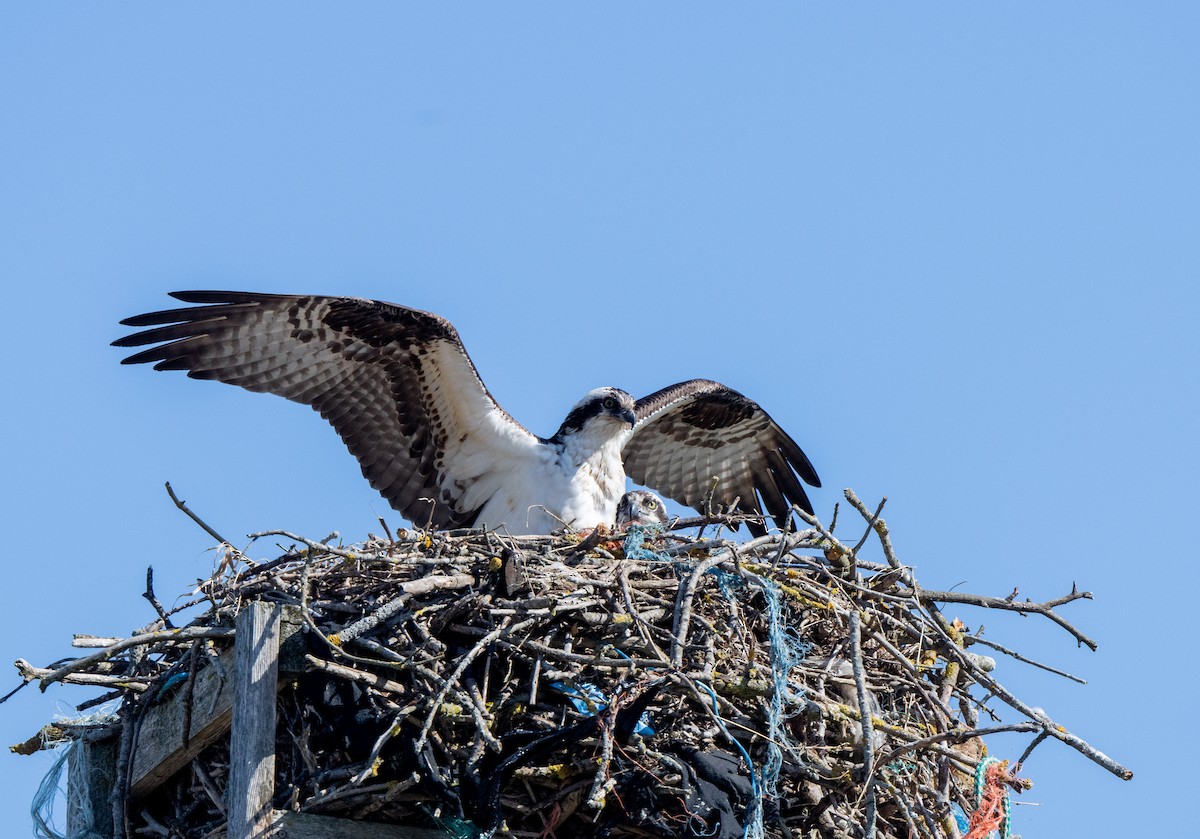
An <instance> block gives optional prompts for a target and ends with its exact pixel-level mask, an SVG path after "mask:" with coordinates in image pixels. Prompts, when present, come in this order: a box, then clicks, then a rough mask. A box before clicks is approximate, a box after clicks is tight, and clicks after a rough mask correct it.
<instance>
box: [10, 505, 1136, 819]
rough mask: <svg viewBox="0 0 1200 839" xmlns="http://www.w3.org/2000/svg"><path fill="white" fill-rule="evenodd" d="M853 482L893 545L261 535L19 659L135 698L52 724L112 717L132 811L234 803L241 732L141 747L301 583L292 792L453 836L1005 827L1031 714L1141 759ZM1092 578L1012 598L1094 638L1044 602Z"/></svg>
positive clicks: (279, 799) (180, 811) (803, 534)
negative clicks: (50, 649) (1040, 672)
mask: <svg viewBox="0 0 1200 839" xmlns="http://www.w3.org/2000/svg"><path fill="white" fill-rule="evenodd" d="M848 497H851V498H852V500H853V501H854V502H856V504H855V506H856V508H857V509H859V512H860V513H862V514H863V519H864V521H865V523H866V534H865V535H864V536H863V539H864V540H865V539H867V537H868V536H870V535H872V534H873V535H874V537H875V538H876V539H877V540H878V542H879V544H880V545H881V546H882V548H883V552H884V556H885V558H886V560H887V562H886V563H879V564H874V563H871V562H866V561H864V560H862V559H860V558H859V556H858V553H859V551H858V548H859V547H861V543H860V544H859V545H858V546H855V545H848V544H844V543H843V542H841V541H839V539H837V538H835V537H834V535H833V534H832V533H830V532H829V531H828V530H827V529H825V528H824V527H822V526H821V525H820V524H819V523H818V522H816V520H815V519H806V521H807V523H808V524H809V527H808V528H807V529H805V530H801V531H798V532H792V533H773V534H770V535H768V536H765V537H761V538H757V539H753V540H751V541H743V542H739V541H736V540H735V539H733V538H731V537H732V534H731V533H730V531H729V530H728V529H727V527H726V526H723V525H722V524H720V523H718V524H712V523H708V524H705V525H704V526H698V523H697V522H691V526H690V527H681V528H679V529H675V530H671V529H667V530H663V529H660V528H657V527H645V528H643V527H638V526H635V527H633V528H631V529H630V530H629V531H628V532H627V533H625V534H620V535H613V536H610V535H606V534H601V533H597V534H592V535H591V536H590V537H589V538H587V539H586V540H583V541H581V540H580V538H579V537H578V536H574V535H560V536H536V537H535V536H526V537H514V536H509V535H505V534H502V533H496V532H479V531H461V532H451V533H434V532H407V531H400V532H398V533H396V534H394V535H391V534H389V535H388V536H387V537H386V538H375V537H372V538H370V539H368V540H367V541H366V542H365V543H362V544H359V545H354V546H351V547H346V546H340V545H335V544H325V543H318V542H313V541H309V540H306V539H302V538H301V537H298V536H293V535H291V534H280V533H277V532H276V533H272V534H264V535H263V536H274V537H276V541H278V537H279V536H281V535H282V536H284V537H285V538H284V540H283V541H279V544H280V550H281V553H279V554H278V555H276V556H275V557H274V558H272V559H270V560H267V561H254V560H251V559H249V558H247V557H246V556H245V555H243V554H242V553H241V552H233V551H229V550H226V553H225V554H224V556H225V561H224V562H223V563H222V567H221V568H220V569H219V570H218V572H217V573H216V574H214V576H213V577H212V578H211V579H208V580H206V581H203V582H202V583H201V584H200V586H199V588H198V592H200V596H199V597H198V598H196V600H194V601H193V602H192V604H191V607H192V610H193V612H194V611H196V610H197V608H204V609H205V610H204V611H203V613H202V614H200V615H199V616H198V617H196V618H195V619H194V620H193V621H192V622H191V623H190V624H188V626H187V627H184V628H180V629H171V628H168V627H169V624H168V623H167V621H169V620H170V618H171V615H170V614H169V613H167V612H165V611H163V612H162V618H161V619H160V620H159V621H158V622H157V623H156V624H153V625H151V626H150V627H148V628H146V630H145V631H143V632H142V633H141V634H140V636H139V637H137V638H131V639H103V641H96V642H90V644H91V645H92V646H98V647H100V651H99V652H98V653H94V654H92V655H90V656H87V657H85V658H81V659H76V660H73V661H70V662H68V663H66V664H62V663H59V664H58V665H57V666H56V667H51V668H36V667H33V666H32V665H29V664H28V663H27V662H18V667H19V668H21V669H22V675H23V676H24V678H25V679H26V680H27V681H33V680H38V681H41V682H42V685H43V687H45V686H46V685H48V684H51V683H53V682H59V681H62V682H83V683H87V684H93V685H102V686H105V687H107V688H108V689H109V691H110V692H109V693H107V694H106V695H105V696H104V697H100V699H104V698H109V699H111V698H118V699H119V700H120V709H119V712H118V714H117V716H116V717H115V718H114V719H109V720H107V721H103V722H96V721H91V722H88V723H86V724H80V725H75V726H72V725H71V724H69V723H60V724H59V726H58V731H59V732H60V734H59V735H58V736H64V737H73V738H76V739H78V738H79V737H81V736H84V735H85V734H86V735H87V736H89V737H93V738H94V737H97V736H101V735H102V734H103V733H104V731H105V730H117V729H119V732H120V733H119V734H118V736H119V737H120V739H121V743H122V748H121V750H120V758H119V760H118V761H117V764H116V772H117V776H118V777H117V783H118V790H119V792H120V793H123V798H122V800H123V802H124V804H123V806H122V807H119V808H118V821H120V820H122V819H123V820H124V824H123V825H118V830H125V831H128V834H127V835H129V836H135V835H136V836H163V837H167V836H172V837H187V839H192V837H196V838H197V839H198V837H206V836H213V835H218V834H219V833H220V832H221V831H222V830H223V825H224V823H225V815H224V810H223V806H222V798H223V795H224V789H225V784H226V782H227V780H228V775H229V766H228V761H229V748H228V742H227V738H225V740H223V741H217V742H215V743H214V744H213V745H211V746H209V747H207V748H206V749H205V750H204V751H202V752H201V753H200V754H199V755H198V756H196V757H195V758H194V759H191V760H190V762H189V763H187V765H185V766H183V767H182V768H180V769H179V770H178V771H176V772H174V774H173V775H171V776H170V777H169V778H167V779H166V780H165V781H164V782H162V783H160V784H158V785H157V786H156V787H155V788H153V789H149V790H138V792H137V794H136V795H132V794H131V782H130V778H129V773H130V769H129V767H130V765H132V764H133V763H135V762H136V755H131V754H130V752H134V751H136V750H137V749H138V748H139V746H138V745H137V737H136V736H135V735H136V729H137V726H138V724H139V720H141V719H142V718H143V717H144V716H145V714H146V713H147V709H149V708H151V707H153V706H154V705H156V704H162V703H165V702H174V703H178V704H180V705H182V706H184V707H185V708H187V709H188V711H189V712H190V706H188V703H189V701H190V700H191V696H192V693H193V692H194V691H195V690H196V688H195V685H196V683H197V682H198V681H199V678H198V676H197V674H203V673H205V672H206V671H211V669H212V668H219V667H221V666H222V664H221V662H222V661H223V660H224V659H222V655H223V654H225V653H227V651H228V649H229V648H230V646H231V644H232V637H231V636H232V633H233V630H232V628H231V627H232V622H233V618H234V617H235V615H236V614H237V613H238V612H239V610H241V609H243V608H244V607H245V605H246V604H248V603H250V602H252V601H268V602H275V603H280V604H285V605H286V606H288V607H289V609H290V611H289V614H290V615H291V616H292V617H291V618H290V619H291V620H293V621H294V622H296V623H297V624H298V625H299V626H300V632H299V633H298V637H300V638H302V639H303V640H302V648H301V649H300V652H299V655H300V660H299V664H298V665H297V666H295V667H293V674H292V675H291V676H289V677H287V678H282V677H281V685H282V687H281V689H280V691H279V694H278V706H277V708H278V725H277V731H276V764H275V767H276V768H275V773H276V777H275V791H276V792H275V799H274V802H273V803H274V806H275V808H276V809H278V810H294V811H301V812H306V813H313V814H322V815H329V816H338V817H343V818H350V819H358V820H368V821H375V822H383V823H393V824H401V825H408V826H413V827H425V828H431V829H436V830H439V831H441V832H442V834H443V835H445V836H447V837H459V838H460V839H467V837H477V836H492V835H511V836H521V837H541V838H542V839H553V838H554V837H560V839H567V837H579V836H611V837H626V836H630V837H632V836H637V837H718V839H739V838H740V837H751V839H755V838H756V837H841V836H846V837H858V836H868V835H873V836H880V837H916V836H920V837H956V836H960V835H962V834H963V833H968V832H970V835H971V836H973V837H974V836H982V835H985V834H984V833H980V832H979V831H980V830H985V829H986V831H988V832H990V831H991V830H993V829H998V828H999V827H1000V826H1001V825H1003V826H1004V829H1006V830H1007V825H1008V812H1009V811H1008V809H1007V795H1008V793H1009V792H1017V791H1021V790H1023V789H1027V788H1028V786H1029V782H1028V781H1026V780H1024V779H1023V778H1021V777H1019V773H1018V771H1017V768H1016V767H1014V768H1012V769H1010V768H1009V765H1008V764H1003V765H1001V764H999V763H996V762H994V761H992V760H991V759H990V758H988V757H986V747H985V745H984V740H983V738H984V737H985V736H988V735H990V734H992V733H995V732H999V731H1017V732H1028V733H1029V734H1030V735H1032V737H1031V742H1030V748H1029V749H1028V750H1026V755H1022V756H1021V760H1024V759H1025V757H1026V756H1027V755H1028V753H1029V751H1032V747H1033V746H1034V745H1036V744H1037V743H1040V742H1042V741H1043V740H1045V739H1046V738H1047V737H1054V738H1056V739H1059V740H1062V741H1063V742H1066V743H1068V745H1072V746H1073V747H1075V748H1077V749H1078V750H1079V751H1081V752H1082V753H1083V754H1085V755H1086V756H1088V757H1090V758H1091V759H1093V760H1096V761H1097V762H1100V763H1101V764H1102V765H1106V766H1108V768H1110V770H1112V771H1114V772H1116V773H1117V774H1120V772H1118V770H1120V771H1121V772H1125V771H1126V770H1123V769H1122V768H1121V767H1119V766H1118V765H1117V764H1115V763H1113V762H1112V761H1111V759H1110V758H1107V757H1106V756H1104V755H1103V754H1102V753H1099V752H1097V751H1096V750H1095V749H1093V748H1092V747H1091V746H1089V745H1088V744H1086V743H1083V741H1081V740H1078V738H1075V737H1074V735H1071V734H1070V733H1069V732H1067V731H1066V730H1065V729H1063V728H1062V727H1061V726H1058V725H1057V724H1055V723H1053V722H1052V721H1051V720H1050V719H1049V718H1048V717H1046V716H1045V714H1044V713H1042V712H1041V711H1040V710H1037V709H1036V708H1032V707H1030V706H1028V705H1026V704H1025V703H1024V702H1022V701H1021V700H1020V699H1018V698H1016V697H1015V696H1013V695H1012V694H1011V693H1010V692H1008V691H1007V690H1006V689H1004V688H1003V686H1001V685H1000V684H999V683H998V682H996V681H995V679H994V677H993V676H992V675H991V673H992V671H993V669H994V665H995V662H994V661H993V660H992V659H990V658H988V657H986V656H981V655H976V654H975V653H974V652H973V651H972V650H971V648H972V647H974V648H975V649H981V647H979V646H978V645H979V644H988V643H991V642H989V641H985V640H984V639H982V638H980V637H978V636H972V635H970V633H969V630H968V629H967V628H966V627H965V626H964V625H963V624H962V623H961V622H959V621H957V620H955V619H951V618H947V617H945V616H944V615H943V614H942V612H941V610H940V607H939V603H945V602H954V603H974V604H975V605H992V606H993V607H995V604H993V603H990V602H987V601H992V600H996V599H995V598H986V597H982V596H980V597H976V598H975V599H974V600H972V599H971V598H972V597H974V596H971V595H962V594H954V595H953V597H951V593H949V592H929V591H926V590H925V589H924V588H922V587H921V586H920V585H919V584H918V582H917V581H916V579H915V578H914V576H913V574H912V572H911V570H910V569H908V568H906V567H905V566H903V565H902V564H901V563H900V562H899V560H898V559H896V557H895V554H894V552H893V551H892V548H891V544H890V540H889V537H888V532H887V528H886V525H884V524H883V521H882V520H881V519H880V518H879V517H878V511H876V512H875V513H874V514H872V513H871V512H870V511H868V510H867V509H866V508H865V507H862V505H861V504H860V503H857V499H856V498H853V496H852V493H848ZM729 523H730V522H729V521H726V522H725V523H724V524H725V525H728V524H729ZM260 538H262V537H260ZM257 544H259V545H261V544H262V542H261V541H260V542H258V543H257ZM1087 596H1088V595H1087V594H1086V593H1080V592H1077V591H1074V592H1072V594H1071V595H1068V596H1067V597H1065V598H1060V599H1059V600H1058V601H1054V602H1052V603H1050V604H1034V603H1029V602H1025V603H1021V602H1019V601H1015V600H1013V599H1011V598H1010V599H1008V600H1006V601H1004V602H1006V603H1008V607H1009V608H1010V609H1011V610H1012V611H1020V612H1026V613H1040V614H1042V615H1045V616H1046V617H1049V618H1051V619H1052V620H1054V621H1055V622H1057V623H1059V624H1060V625H1062V626H1064V628H1066V629H1067V630H1068V631H1069V632H1071V633H1072V634H1074V635H1075V636H1076V638H1077V639H1079V640H1080V642H1081V643H1085V642H1086V643H1089V644H1090V643H1091V642H1090V639H1087V638H1086V636H1083V635H1082V634H1081V633H1079V632H1078V630H1075V629H1074V627H1072V626H1071V625H1070V624H1068V623H1066V621H1064V620H1062V619H1061V617H1060V616H1058V614H1057V613H1056V612H1054V611H1053V609H1054V607H1055V606H1058V605H1062V604H1063V603H1066V602H1070V601H1071V600H1074V599H1078V598H1082V597H1087ZM980 601H984V602H980ZM197 602H199V604H200V605H199V606H197V605H196V604H197ZM992 646H993V647H994V648H995V649H1000V650H1004V648H1003V647H1000V646H999V645H995V644H992ZM1004 651H1005V652H1009V651H1007V650H1004ZM96 701H98V700H93V701H90V702H88V703H84V704H85V705H91V704H95V702H96ZM1004 706H1007V707H1004ZM1002 712H1003V714H1004V715H1011V716H1013V717H1015V718H1016V719H1015V721H1012V722H1007V723H1006V722H1005V721H1004V720H1002V719H1001V714H1002ZM1010 712H1015V713H1010ZM980 717H984V718H987V720H988V723H989V724H982V723H981V722H980ZM187 718H190V716H189V717H187ZM184 736H185V737H186V736H187V734H186V732H185V734H184ZM43 739H45V737H43ZM1105 761H1107V762H1108V763H1107V764H1106V763H1105ZM1019 762H1020V761H1018V764H1019ZM1114 767H1115V768H1114ZM977 778H978V779H979V780H978V786H979V790H978V791H977V790H976V786H977ZM122 785H123V786H122ZM985 793H986V794H985ZM984 807H986V808H987V812H986V813H983V808H984ZM977 812H979V813H982V815H980V816H978V817H976V818H975V819H972V820H970V821H969V822H968V819H969V817H970V815H971V814H975V813H977ZM960 824H961V825H962V827H960ZM118 835H121V834H120V833H118Z"/></svg>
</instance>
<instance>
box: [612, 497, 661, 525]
mask: <svg viewBox="0 0 1200 839" xmlns="http://www.w3.org/2000/svg"><path fill="white" fill-rule="evenodd" d="M666 523H667V508H666V506H665V505H664V504H663V502H662V499H661V498H659V497H658V496H657V495H655V494H654V493H653V492H649V491H647V490H644V489H635V490H632V491H630V492H627V493H625V494H624V495H622V496H621V500H620V501H618V502H617V520H616V522H615V525H614V526H615V527H616V529H617V530H618V531H622V530H627V529H628V528H629V527H630V526H631V525H635V524H640V525H642V526H643V527H644V526H646V525H648V524H658V525H663V524H666Z"/></svg>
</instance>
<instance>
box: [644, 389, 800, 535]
mask: <svg viewBox="0 0 1200 839" xmlns="http://www.w3.org/2000/svg"><path fill="white" fill-rule="evenodd" d="M635 412H636V414H637V418H638V420H637V425H636V426H635V427H634V432H633V436H632V437H631V438H630V439H629V442H628V443H626V444H625V449H624V452H623V458H624V461H625V471H626V473H627V474H628V475H629V477H630V478H632V479H633V480H634V481H635V482H637V483H639V484H643V485H645V486H648V487H652V488H654V489H655V490H657V491H659V492H661V493H663V494H664V495H667V496H668V497H670V498H672V499H674V500H675V501H678V502H679V503H681V504H686V505H687V506H689V507H694V508H695V509H697V510H699V511H700V512H704V503H705V500H706V498H707V496H708V492H709V488H710V487H711V485H712V480H713V478H717V486H716V489H715V490H714V491H713V503H714V505H717V506H718V507H720V508H728V507H729V506H730V505H732V504H733V502H734V500H735V499H737V500H738V508H739V509H740V510H743V511H747V512H754V513H759V514H765V515H768V516H770V517H771V518H772V519H773V520H774V521H775V523H776V524H777V525H778V526H779V527H783V526H784V525H785V524H786V523H787V522H788V520H789V519H790V518H791V508H792V505H793V504H796V505H798V506H799V507H800V508H801V509H803V510H806V511H808V512H810V513H811V512H812V503H811V502H810V501H809V499H808V494H807V493H806V492H805V491H804V483H807V484H809V485H811V486H814V487H819V486H820V485H821V480H820V478H818V477H817V472H816V470H815V469H814V468H813V465H812V463H811V462H810V461H809V459H808V457H807V456H806V455H805V454H804V452H803V451H802V450H801V448H800V446H798V445H797V444H796V442H795V441H794V440H793V439H792V438H791V437H789V436H788V435H787V433H786V432H784V430H783V429H782V428H780V427H779V426H778V425H777V424H776V423H775V421H774V420H772V419H771V417H770V415H768V414H767V412H766V411H764V410H763V409H762V408H761V407H760V406H759V405H758V403H757V402H754V401H753V400H751V399H748V398H747V397H745V396H743V395H742V394H740V393H738V392H737V391H735V390H732V389H730V388H728V387H726V386H725V385H722V384H720V383H718V382H711V381H707V380H704V379H692V380H690V381H686V382H680V383H679V384H675V385H671V386H670V387H666V388H663V389H662V390H660V391H658V392H656V393H652V394H650V395H649V396H647V397H645V398H643V399H639V400H638V402H637V407H636V411H635ZM802 482H803V483H802ZM748 526H749V527H750V530H751V532H752V533H755V534H760V533H762V532H765V528H763V527H762V526H760V525H758V524H755V523H751V524H749V525H748Z"/></svg>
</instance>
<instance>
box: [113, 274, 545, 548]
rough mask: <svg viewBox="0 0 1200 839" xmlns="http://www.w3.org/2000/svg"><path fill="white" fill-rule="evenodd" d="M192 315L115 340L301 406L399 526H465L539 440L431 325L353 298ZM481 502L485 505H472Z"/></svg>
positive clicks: (241, 295) (303, 299)
mask: <svg viewBox="0 0 1200 839" xmlns="http://www.w3.org/2000/svg"><path fill="white" fill-rule="evenodd" d="M171 296H172V297H174V298H176V299H177V300H180V301H182V302H184V303H194V304H200V305H196V306H191V307H187V308H178V309H168V310H164V311H160V312H148V313H146V314H142V315H135V316H134V317H131V318H126V319H125V320H123V321H121V323H122V324H124V325H126V326H133V327H150V328H147V329H144V330H142V331H140V332H134V333H132V334H130V335H126V336H125V337H123V338H120V339H118V340H117V341H114V342H113V343H114V345H115V346H118V347H143V346H147V345H151V344H154V345H156V346H151V347H149V348H148V349H144V350H142V351H140V352H138V353H135V354H133V355H131V356H129V357H128V358H126V359H125V360H124V362H123V363H126V364H141V363H149V362H154V366H155V369H157V370H185V371H187V374H188V375H189V376H191V377H192V378H197V379H215V380H217V381H221V382H226V383H228V384H234V385H238V386H240V387H243V388H246V389H247V390H252V391H256V392H264V393H274V394H277V395H279V396H283V397H284V398H286V399H290V400H292V401H295V402H300V403H303V404H306V405H309V406H311V407H312V408H313V409H314V410H316V411H317V412H319V413H320V414H321V416H322V417H324V418H325V419H326V420H328V421H329V423H330V424H331V425H333V427H334V429H335V430H336V431H337V433H338V434H339V435H340V436H341V438H342V440H343V442H345V444H346V446H347V448H349V450H350V452H351V453H352V454H353V455H354V456H355V457H356V458H357V459H358V462H359V465H360V466H361V467H362V471H363V475H364V476H365V477H366V478H367V480H369V481H370V483H371V486H373V487H375V488H376V489H377V490H379V491H380V492H381V493H382V494H383V495H384V497H385V498H387V500H388V502H389V503H391V505H392V506H393V507H395V508H396V509H397V510H399V511H400V512H401V513H403V514H404V515H405V516H406V517H408V518H409V519H410V520H412V521H414V522H417V523H420V524H424V523H425V522H426V521H428V520H430V518H431V507H430V502H429V501H428V500H425V499H433V502H432V503H433V507H432V521H433V524H434V525H435V526H437V527H456V526H461V525H468V524H471V523H472V522H473V521H474V517H475V515H476V514H477V513H478V511H479V509H480V507H481V506H482V503H483V501H486V498H487V497H488V496H489V495H490V493H491V492H492V491H494V489H493V487H494V486H498V485H499V484H500V483H501V482H502V481H503V478H504V474H505V473H506V472H507V471H508V470H511V469H512V468H513V467H514V465H515V464H517V463H520V462H522V459H523V458H533V457H535V454H534V451H535V450H536V449H537V447H538V444H539V441H538V438H537V437H535V436H534V435H533V434H531V433H530V432H529V431H527V430H526V429H525V428H523V427H522V426H521V425H520V424H519V423H517V422H516V421H515V420H514V419H513V418H512V417H510V416H509V415H508V414H507V412H505V411H504V409H503V408H501V407H500V406H499V405H498V404H496V401H495V400H494V399H493V398H492V395H491V394H490V393H489V392H488V390H487V388H486V387H485V386H484V384H483V381H482V380H481V379H480V377H479V373H478V371H476V369H475V365H474V364H473V363H472V362H471V359H470V357H468V355H467V352H466V350H465V349H464V348H463V345H462V342H461V340H460V339H459V337H458V332H457V331H456V330H455V329H454V327H453V326H451V324H450V323H449V322H448V321H446V320H445V319H443V318H440V317H438V316H437V315H434V314H430V313H428V312H422V311H419V310H416V309H409V308H406V307H404V306H397V305H393V304H390V303H383V302H380V301H374V300H360V299H357V298H351V297H315V296H299V295H281V294H256V293H252V292H228V291H185V292H175V293H173V294H172V295H171ZM480 499H482V501H481V500H480Z"/></svg>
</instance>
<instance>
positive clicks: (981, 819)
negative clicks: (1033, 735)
mask: <svg viewBox="0 0 1200 839" xmlns="http://www.w3.org/2000/svg"><path fill="white" fill-rule="evenodd" d="M1007 769H1008V761H1007V760H997V761H995V762H993V763H989V764H988V765H987V767H986V768H985V769H984V773H983V785H982V786H983V789H982V792H981V794H980V793H977V796H978V806H977V807H976V808H975V812H974V813H972V814H971V823H970V825H968V830H967V833H966V834H965V835H964V836H963V838H962V839H985V837H987V836H990V835H991V833H992V831H994V830H999V831H1001V835H1007V834H1008V830H1007V827H1008V790H1007V789H1005V783H1006V781H1007V779H1008V773H1007V771H1006V770H1007Z"/></svg>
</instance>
